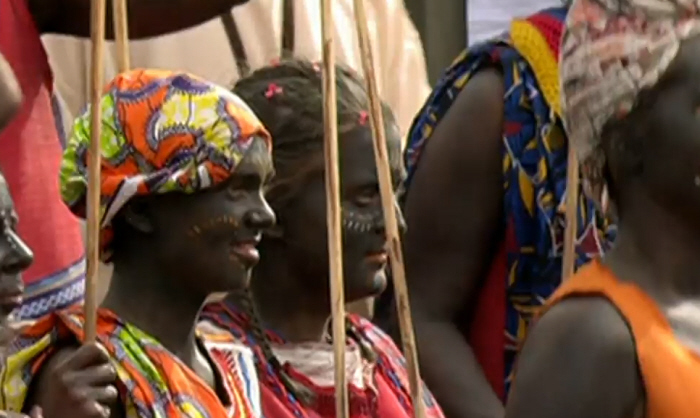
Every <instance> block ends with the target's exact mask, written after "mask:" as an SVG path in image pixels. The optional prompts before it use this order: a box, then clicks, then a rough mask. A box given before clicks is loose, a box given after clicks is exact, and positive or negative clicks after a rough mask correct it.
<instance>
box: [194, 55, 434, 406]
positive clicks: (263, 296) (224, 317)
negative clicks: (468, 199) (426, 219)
mask: <svg viewBox="0 0 700 418" xmlns="http://www.w3.org/2000/svg"><path fill="white" fill-rule="evenodd" d="M336 73H337V89H338V127H339V147H340V153H339V154H340V158H341V160H340V178H341V187H340V189H341V190H340V193H341V201H342V203H341V205H342V227H343V267H344V272H343V273H344V280H345V283H344V284H345V297H346V301H347V302H352V301H355V300H359V299H362V298H366V297H369V296H374V295H377V294H378V293H379V292H381V291H382V290H383V289H384V287H385V285H386V277H385V268H386V263H387V253H386V250H385V244H386V242H385V241H386V237H385V229H384V219H383V213H382V206H381V201H380V196H379V184H378V183H379V182H378V178H377V170H376V168H375V165H374V155H373V153H374V151H373V145H372V131H371V129H370V125H369V119H368V113H367V109H368V98H367V94H366V93H365V90H364V87H363V85H362V81H361V80H360V79H359V78H358V77H357V75H355V74H354V73H352V72H350V71H348V70H346V69H345V68H343V67H338V68H337V72H336ZM234 92H235V93H236V94H237V95H239V96H240V97H241V98H242V99H243V100H244V101H246V103H248V104H249V105H250V106H251V108H252V109H253V111H254V112H255V113H256V114H257V115H258V116H259V117H260V118H261V120H262V122H263V124H265V126H266V127H267V128H268V129H269V130H270V133H271V134H272V138H273V144H274V146H273V148H274V151H273V161H274V166H275V173H276V175H275V178H274V179H273V181H272V182H271V183H270V186H269V188H268V191H267V197H268V199H269V201H270V204H271V206H272V207H273V209H274V210H275V213H276V214H277V219H278V223H277V225H275V227H273V228H272V229H270V230H268V231H266V232H265V233H264V235H263V240H262V241H261V243H260V254H261V261H260V264H259V265H258V267H256V269H255V270H254V272H253V275H254V279H253V280H252V282H251V292H233V293H232V294H231V295H230V296H229V297H228V299H226V300H225V301H224V302H218V303H214V304H210V305H209V306H207V307H206V308H205V310H204V312H203V322H205V323H210V324H213V325H215V326H218V327H220V328H223V329H226V330H228V331H229V332H231V333H232V334H233V335H234V336H235V337H237V338H239V339H241V340H242V341H244V342H245V343H246V344H248V345H249V346H250V347H251V348H252V349H253V351H254V353H255V355H256V357H257V363H258V369H259V372H260V373H261V380H262V385H261V396H262V403H263V414H264V415H265V416H266V417H268V418H291V417H295V416H296V417H318V416H322V417H334V416H335V406H334V405H335V404H334V393H335V389H334V383H333V364H334V361H333V344H332V341H331V337H330V335H329V321H330V314H331V311H330V309H331V308H330V307H331V304H330V296H329V277H328V271H329V266H328V241H327V240H328V234H327V224H326V192H325V188H324V158H323V132H324V130H323V93H322V75H321V69H320V66H319V65H318V64H313V63H311V62H309V61H305V60H289V61H283V62H281V63H280V64H278V65H273V66H269V67H265V68H262V69H260V70H258V71H256V72H254V73H253V74H251V75H250V76H249V77H247V78H244V79H242V80H240V81H239V82H238V83H237V84H236V85H235V87H234ZM384 110H385V122H386V126H385V129H386V133H387V141H388V143H387V146H388V150H389V160H390V166H391V171H392V176H393V180H394V184H396V185H398V184H399V183H400V181H401V179H402V175H403V171H402V167H401V145H400V137H399V133H398V128H397V126H396V123H395V122H394V119H393V117H392V115H391V112H390V111H389V110H388V109H387V108H384ZM346 324H347V335H348V346H347V355H346V362H345V367H346V370H347V376H348V378H349V380H350V382H349V383H350V384H349V391H350V397H349V399H350V415H351V416H352V417H353V418H359V417H374V416H381V417H402V418H403V417H409V416H411V414H412V403H411V399H410V393H409V386H408V377H407V373H406V369H405V365H404V358H403V356H402V355H401V353H400V351H399V350H398V349H397V347H396V346H395V345H394V344H393V343H392V342H391V340H390V339H389V337H388V336H387V335H385V334H384V333H383V332H381V331H380V330H379V329H378V328H377V327H376V326H374V325H373V324H371V323H370V322H369V321H367V320H365V319H363V318H361V317H360V316H358V315H354V314H349V315H348V317H347V321H346ZM423 401H424V402H425V404H426V406H427V411H428V417H434V418H441V417H442V412H441V411H440V408H439V407H438V406H437V405H436V404H435V402H434V400H433V399H432V396H431V395H430V393H429V392H428V391H427V389H426V391H425V398H424V400H423Z"/></svg>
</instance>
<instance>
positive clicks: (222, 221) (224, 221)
mask: <svg viewBox="0 0 700 418" xmlns="http://www.w3.org/2000/svg"><path fill="white" fill-rule="evenodd" d="M223 225H227V226H232V227H234V228H238V221H237V220H236V218H234V217H233V216H219V217H216V218H212V219H209V220H207V221H204V222H201V223H199V224H197V225H194V226H192V227H191V228H190V230H189V231H188V232H187V235H189V236H190V238H195V237H198V236H200V235H202V232H206V231H208V230H211V229H215V228H218V227H220V226H223Z"/></svg>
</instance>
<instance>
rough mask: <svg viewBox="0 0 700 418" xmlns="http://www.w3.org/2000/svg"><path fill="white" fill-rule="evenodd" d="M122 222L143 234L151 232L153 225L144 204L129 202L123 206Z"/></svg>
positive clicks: (153, 228) (153, 229)
mask: <svg viewBox="0 0 700 418" xmlns="http://www.w3.org/2000/svg"><path fill="white" fill-rule="evenodd" d="M123 219H124V222H126V223H127V224H128V225H129V226H131V227H132V228H134V230H136V231H139V232H141V233H143V234H152V233H153V231H155V227H154V224H153V221H152V220H151V217H150V216H148V210H147V207H146V205H144V204H139V203H131V204H129V205H127V206H125V207H124V216H123Z"/></svg>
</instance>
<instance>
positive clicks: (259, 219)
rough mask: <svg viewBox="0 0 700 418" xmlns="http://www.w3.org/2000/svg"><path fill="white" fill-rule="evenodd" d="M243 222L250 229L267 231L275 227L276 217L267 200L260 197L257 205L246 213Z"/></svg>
mask: <svg viewBox="0 0 700 418" xmlns="http://www.w3.org/2000/svg"><path fill="white" fill-rule="evenodd" d="M244 222H245V224H246V226H248V227H249V228H252V229H268V228H271V227H272V226H274V225H275V223H276V222H277V217H276V216H275V212H273V211H272V208H271V207H270V205H269V204H268V203H267V200H265V198H264V197H262V198H261V199H260V201H259V202H258V204H256V205H255V207H253V208H251V210H249V211H248V213H246V216H245V218H244Z"/></svg>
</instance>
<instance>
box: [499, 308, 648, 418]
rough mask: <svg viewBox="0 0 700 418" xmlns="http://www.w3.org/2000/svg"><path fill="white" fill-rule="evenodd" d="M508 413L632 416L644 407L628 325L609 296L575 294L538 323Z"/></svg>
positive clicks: (511, 416)
mask: <svg viewBox="0 0 700 418" xmlns="http://www.w3.org/2000/svg"><path fill="white" fill-rule="evenodd" d="M517 367H518V368H517V371H516V372H517V374H516V379H515V384H514V386H513V387H512V389H511V391H510V395H509V398H508V405H507V407H506V418H561V417H566V418H593V417H595V418H632V417H635V416H637V415H636V414H635V412H636V410H638V407H640V406H643V397H642V396H643V395H642V394H643V388H642V386H641V379H640V376H639V372H638V370H637V358H636V353H635V347H634V343H633V340H632V336H631V334H630V331H629V329H628V328H627V325H626V324H625V322H624V320H623V319H622V318H621V317H620V315H619V314H618V313H617V311H616V310H615V308H613V306H612V305H610V304H609V303H608V302H607V301H605V300H603V299H597V298H596V299H591V298H587V299H572V300H568V301H564V302H562V303H561V304H560V305H557V306H555V307H554V308H552V310H551V311H549V312H547V313H546V314H545V315H544V316H543V317H542V319H541V320H540V321H539V322H538V323H537V324H536V325H535V326H534V327H533V328H532V330H531V331H530V334H529V335H528V337H527V340H526V342H525V345H524V347H523V349H522V351H521V353H520V357H519V359H518V365H517Z"/></svg>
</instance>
